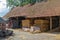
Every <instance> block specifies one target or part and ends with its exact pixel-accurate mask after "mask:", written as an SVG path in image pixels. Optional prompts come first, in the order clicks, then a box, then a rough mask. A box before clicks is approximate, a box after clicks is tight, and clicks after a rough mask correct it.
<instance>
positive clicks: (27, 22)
mask: <svg viewBox="0 0 60 40" xmlns="http://www.w3.org/2000/svg"><path fill="white" fill-rule="evenodd" d="M22 29H23V30H24V31H30V20H22Z"/></svg>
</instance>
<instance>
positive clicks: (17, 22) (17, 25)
mask: <svg viewBox="0 0 60 40" xmlns="http://www.w3.org/2000/svg"><path fill="white" fill-rule="evenodd" d="M17 26H18V17H17Z"/></svg>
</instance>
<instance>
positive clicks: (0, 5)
mask: <svg viewBox="0 0 60 40" xmlns="http://www.w3.org/2000/svg"><path fill="white" fill-rule="evenodd" d="M8 12H9V9H8V8H7V6H6V0H0V17H3V16H4V15H6V14H7V13H8Z"/></svg>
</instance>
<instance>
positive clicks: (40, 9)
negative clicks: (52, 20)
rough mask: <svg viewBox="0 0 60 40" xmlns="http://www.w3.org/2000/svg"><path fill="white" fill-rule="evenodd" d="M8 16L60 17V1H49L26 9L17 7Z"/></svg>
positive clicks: (25, 7)
mask: <svg viewBox="0 0 60 40" xmlns="http://www.w3.org/2000/svg"><path fill="white" fill-rule="evenodd" d="M9 14H10V15H9ZM8 15H9V17H16V16H26V17H46V16H60V0H48V1H47V2H41V3H36V4H35V5H33V6H29V5H26V6H24V7H16V8H14V9H13V10H12V11H10V12H9V13H8Z"/></svg>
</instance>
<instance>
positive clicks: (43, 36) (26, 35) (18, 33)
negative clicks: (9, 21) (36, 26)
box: [0, 29, 60, 40]
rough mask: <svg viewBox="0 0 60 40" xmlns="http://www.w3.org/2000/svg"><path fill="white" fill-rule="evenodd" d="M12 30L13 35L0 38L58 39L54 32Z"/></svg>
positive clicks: (10, 39) (14, 39) (6, 39)
mask: <svg viewBox="0 0 60 40" xmlns="http://www.w3.org/2000/svg"><path fill="white" fill-rule="evenodd" d="M13 31H14V33H15V34H14V36H10V37H9V38H4V39H3V38H0V40H60V38H57V37H58V36H57V34H54V33H39V34H32V33H30V32H24V31H21V30H16V29H15V30H13ZM59 37H60V36H59Z"/></svg>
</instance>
